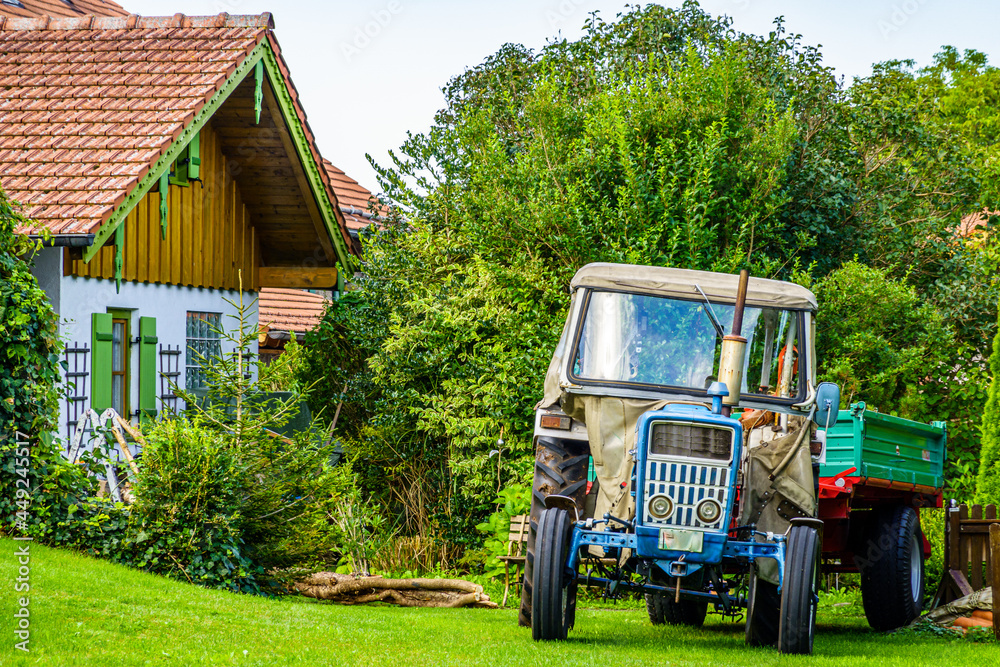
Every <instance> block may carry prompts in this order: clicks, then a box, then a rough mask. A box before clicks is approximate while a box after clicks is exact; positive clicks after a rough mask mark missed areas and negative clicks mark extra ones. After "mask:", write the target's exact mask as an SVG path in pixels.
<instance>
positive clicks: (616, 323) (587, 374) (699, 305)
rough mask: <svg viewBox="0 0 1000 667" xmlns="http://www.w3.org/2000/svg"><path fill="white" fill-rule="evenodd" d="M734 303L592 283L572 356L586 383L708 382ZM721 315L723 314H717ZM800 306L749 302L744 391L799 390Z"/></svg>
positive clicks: (576, 374)
mask: <svg viewBox="0 0 1000 667" xmlns="http://www.w3.org/2000/svg"><path fill="white" fill-rule="evenodd" d="M734 310H735V306H733V305H726V304H718V303H713V304H711V306H709V305H708V304H707V302H705V301H685V300H681V299H668V298H663V297H656V296H647V295H642V294H623V293H619V292H600V291H591V292H590V293H589V294H588V299H587V303H586V306H585V311H584V315H583V326H582V328H581V330H580V333H579V338H578V343H577V344H576V352H575V355H574V358H573V364H572V366H571V369H572V377H573V380H574V381H576V382H581V383H583V384H587V383H591V384H617V383H628V384H641V385H656V386H668V387H677V388H683V389H695V390H704V389H706V388H708V386H709V385H710V384H711V383H712V382H714V381H715V380H716V379H717V378H718V369H719V354H720V351H721V349H722V336H721V335H720V331H719V327H718V326H717V324H718V325H720V326H721V333H722V334H729V333H732V332H731V328H732V324H733V311H734ZM715 319H717V320H718V322H717V323H716V322H714V321H713V320H715ZM801 325H802V318H801V317H800V311H795V310H782V309H778V308H761V307H754V306H747V307H746V309H745V310H744V314H743V327H742V332H741V335H742V336H743V337H744V338H746V339H747V356H746V359H745V360H744V366H743V388H742V391H743V392H744V393H749V394H758V395H762V396H778V397H782V398H793V397H797V396H798V395H799V386H800V378H799V364H798V351H799V328H800V327H801Z"/></svg>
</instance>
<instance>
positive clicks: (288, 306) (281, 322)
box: [257, 287, 327, 338]
mask: <svg viewBox="0 0 1000 667" xmlns="http://www.w3.org/2000/svg"><path fill="white" fill-rule="evenodd" d="M258 298H259V301H258V302H257V310H258V313H259V315H258V321H259V322H260V328H261V332H262V333H271V334H272V337H273V334H280V333H286V332H289V331H291V332H294V333H295V334H296V337H298V338H301V337H302V336H303V335H304V334H305V332H307V331H309V330H311V329H313V328H314V327H315V326H316V325H317V324H319V321H320V320H321V319H322V318H323V310H324V309H325V308H326V303H327V300H326V298H325V297H323V295H321V294H313V293H312V292H306V291H304V290H298V289H281V288H277V287H265V288H263V289H262V290H261V291H260V295H259V297H258Z"/></svg>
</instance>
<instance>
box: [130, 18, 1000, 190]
mask: <svg viewBox="0 0 1000 667" xmlns="http://www.w3.org/2000/svg"><path fill="white" fill-rule="evenodd" d="M118 2H119V4H121V5H122V6H124V7H125V9H127V10H128V11H130V12H134V13H138V14H142V15H143V16H170V15H173V14H175V13H177V12H182V13H184V14H188V15H190V16H203V15H212V14H218V13H219V12H223V11H224V12H229V13H230V14H260V13H261V12H265V11H269V12H271V13H272V14H273V15H274V22H275V34H276V36H277V38H278V42H279V44H280V45H281V49H282V55H283V56H284V58H285V60H286V62H287V63H288V66H289V69H290V71H291V75H292V80H293V82H294V83H295V87H296V89H297V90H298V92H299V96H300V98H301V100H302V104H303V106H304V108H305V110H306V115H307V116H308V119H309V125H310V127H311V128H312V130H313V133H314V135H315V136H316V140H317V143H318V144H319V149H320V152H321V153H322V154H323V156H324V157H326V158H327V159H329V160H330V161H331V162H333V163H334V164H335V165H337V166H338V167H340V168H341V169H343V170H344V171H346V172H347V174H348V175H350V176H351V177H353V178H354V179H356V180H357V181H359V182H360V183H361V184H362V185H364V186H365V187H367V188H368V189H370V190H372V191H373V192H376V193H377V192H379V191H380V188H379V186H378V181H377V179H376V177H375V172H374V170H372V168H371V166H370V165H369V164H368V161H367V160H366V158H365V154H366V153H368V154H371V156H372V158H373V159H374V160H375V162H376V163H378V164H380V165H389V164H390V160H389V151H390V150H395V149H397V148H398V147H399V146H400V145H401V144H402V143H403V141H405V139H406V134H407V132H408V131H409V132H413V133H420V132H423V131H425V130H427V129H428V128H429V127H430V125H431V123H432V121H433V117H434V113H435V112H436V111H437V110H438V109H440V108H441V107H442V106H444V98H443V95H442V94H441V88H442V87H443V86H444V85H445V84H447V82H448V80H449V79H451V78H452V77H453V76H455V75H457V74H461V73H462V72H463V71H464V70H465V69H467V68H470V67H474V66H475V65H477V64H479V63H481V62H482V61H483V60H484V59H485V58H486V57H487V56H489V55H490V54H492V53H494V52H496V51H497V49H499V48H500V47H501V46H502V45H503V44H505V43H508V42H510V43H517V44H523V45H525V46H527V47H529V48H532V49H538V48H541V47H543V46H544V45H545V43H546V42H547V41H548V40H549V39H552V38H555V37H560V36H561V37H566V38H568V39H574V38H576V37H579V36H580V34H581V28H582V26H583V23H584V21H585V20H586V19H587V16H588V14H589V13H590V12H592V11H597V12H599V14H600V16H601V17H602V18H604V19H605V20H613V19H614V17H615V16H616V15H617V14H618V13H619V12H621V11H623V9H624V7H625V2H622V1H611V0H536V1H532V0H495V1H493V2H488V1H484V0H351V1H350V2H347V1H344V0H329V1H326V2H323V1H318V0H281V1H280V2H276V1H275V0H118ZM662 4H665V5H667V6H672V7H676V6H679V5H680V4H681V2H679V1H673V0H672V1H666V2H663V3H662ZM701 5H702V8H703V9H705V10H706V11H708V12H709V13H712V14H726V15H728V16H730V17H732V19H733V22H734V23H733V26H734V27H735V28H736V29H737V30H739V31H741V32H747V33H754V34H766V33H767V32H769V31H770V30H771V28H772V22H773V20H774V18H775V17H776V16H784V17H785V26H786V28H787V29H788V31H789V32H792V33H798V34H801V35H802V41H803V43H805V44H811V45H822V49H821V50H822V52H823V56H824V63H825V64H826V65H828V66H831V67H833V68H834V69H835V70H836V72H837V73H838V74H839V75H842V76H843V77H845V81H846V82H847V83H850V82H851V80H852V77H856V76H865V75H867V74H869V73H870V72H871V66H872V64H873V63H876V62H882V61H885V60H892V59H913V60H915V61H916V63H917V65H919V66H922V65H926V64H929V63H930V62H931V61H932V58H933V56H934V54H935V53H937V52H938V51H939V50H940V48H941V46H943V45H950V46H954V47H956V48H958V49H959V50H960V51H962V50H965V49H975V50H977V51H982V52H984V53H986V54H987V55H988V56H990V58H989V60H990V62H991V63H992V64H997V63H1000V38H998V37H997V34H996V26H997V25H1000V3H998V2H994V1H990V0H703V1H702V3H701Z"/></svg>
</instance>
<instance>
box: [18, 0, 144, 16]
mask: <svg viewBox="0 0 1000 667" xmlns="http://www.w3.org/2000/svg"><path fill="white" fill-rule="evenodd" d="M87 14H96V15H97V16H128V12H127V11H125V8H124V7H122V6H121V5H118V4H115V3H114V2H111V1H110V0H8V1H2V0H0V15H3V16H86V15H87Z"/></svg>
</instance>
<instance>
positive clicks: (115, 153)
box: [0, 0, 304, 234]
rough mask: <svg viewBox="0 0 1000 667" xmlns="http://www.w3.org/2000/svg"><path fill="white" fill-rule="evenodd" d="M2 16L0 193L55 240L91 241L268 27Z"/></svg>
mask: <svg viewBox="0 0 1000 667" xmlns="http://www.w3.org/2000/svg"><path fill="white" fill-rule="evenodd" d="M55 2H56V3H61V2H62V0H55ZM26 4H27V3H26ZM34 4H37V5H40V4H41V3H34ZM49 4H52V2H51V1H50V3H49ZM74 4H75V5H77V6H79V7H83V5H84V4H90V5H94V4H100V2H98V1H97V0H90V2H89V3H84V2H83V0H80V1H79V2H74ZM4 7H7V5H4ZM70 15H72V14H70ZM14 16H23V14H19V15H14V14H10V15H6V16H5V15H0V54H2V56H0V87H3V88H6V90H5V91H4V96H3V100H2V101H0V185H3V187H4V188H5V189H6V190H7V193H8V194H9V195H10V196H11V198H12V199H14V200H16V201H19V202H20V203H21V204H23V205H24V207H25V213H26V214H27V215H28V216H29V217H31V218H33V219H35V220H37V221H38V222H39V223H41V224H43V225H45V226H46V227H48V228H49V229H50V230H52V231H53V232H55V233H62V234H67V233H84V234H86V233H94V232H96V231H97V229H98V228H99V227H100V225H101V223H102V222H103V221H104V220H106V219H107V218H108V217H110V215H111V214H112V213H113V211H114V207H115V205H116V204H117V203H118V202H120V201H122V199H124V197H125V195H126V194H127V193H128V191H130V190H131V189H132V188H133V187H135V185H136V184H137V183H138V182H139V179H140V178H141V177H142V175H144V174H145V173H146V172H147V171H148V169H149V168H150V166H151V165H152V164H153V163H154V162H155V161H156V160H157V159H158V158H159V156H160V155H161V154H162V153H163V151H165V150H166V149H167V148H168V147H169V146H170V144H171V143H172V142H173V141H174V140H175V138H176V137H177V136H179V134H180V132H181V131H182V129H183V128H184V126H185V125H186V124H187V123H189V122H190V121H191V120H192V119H193V118H194V114H195V109H198V108H201V106H203V105H204V104H205V103H206V102H207V101H208V100H209V99H211V97H212V95H213V94H214V93H215V91H216V90H218V89H219V87H221V85H222V84H223V83H224V82H225V80H226V77H227V76H228V74H229V73H231V72H232V71H233V70H234V69H235V68H236V66H238V64H239V63H240V62H242V61H243V59H244V58H245V57H246V56H247V54H248V53H250V52H251V51H252V50H253V48H254V47H255V46H256V45H257V44H259V43H260V42H261V41H262V40H263V39H265V38H266V35H267V34H268V33H269V29H270V28H271V27H273V24H272V23H271V20H270V15H269V14H263V15H261V16H228V15H226V14H220V15H219V16H211V17H187V16H184V15H180V14H178V15H175V16H173V17H139V16H136V15H131V16H124V15H122V16H115V17H93V16H87V17H83V18H79V19H75V18H74V19H59V20H58V21H56V20H55V19H52V20H50V18H49V17H47V16H43V17H38V18H14ZM53 28H60V29H53ZM273 43H274V42H273V38H272V44H273ZM302 118H304V113H303V114H302Z"/></svg>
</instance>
